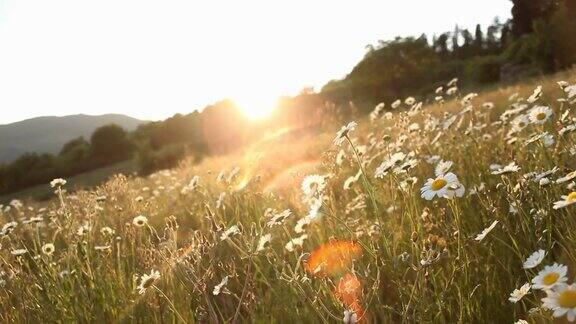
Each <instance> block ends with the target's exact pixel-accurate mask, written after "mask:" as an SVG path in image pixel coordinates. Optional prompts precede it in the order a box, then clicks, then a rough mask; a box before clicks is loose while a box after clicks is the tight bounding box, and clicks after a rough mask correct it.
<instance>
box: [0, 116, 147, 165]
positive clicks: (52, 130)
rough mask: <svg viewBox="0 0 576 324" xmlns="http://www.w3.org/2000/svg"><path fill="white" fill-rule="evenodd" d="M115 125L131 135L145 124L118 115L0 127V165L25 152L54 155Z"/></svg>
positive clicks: (50, 119)
mask: <svg viewBox="0 0 576 324" xmlns="http://www.w3.org/2000/svg"><path fill="white" fill-rule="evenodd" d="M112 123H114V124H117V125H119V126H121V127H123V128H124V129H126V130H127V131H132V130H134V129H136V127H137V126H138V125H140V124H142V123H145V121H142V120H138V119H135V118H132V117H129V116H125V115H119V114H107V115H100V116H89V115H70V116H64V117H53V116H49V117H37V118H31V119H27V120H23V121H19V122H16V123H12V124H6V125H0V163H2V162H10V161H12V160H14V159H16V158H18V157H19V156H20V155H22V154H24V153H26V152H37V153H58V152H59V151H60V149H61V148H62V145H63V144H65V143H66V142H68V141H69V140H71V139H74V138H77V137H79V136H84V138H86V139H87V140H89V139H90V136H91V135H92V132H94V130H95V129H96V128H98V127H100V126H104V125H108V124H112Z"/></svg>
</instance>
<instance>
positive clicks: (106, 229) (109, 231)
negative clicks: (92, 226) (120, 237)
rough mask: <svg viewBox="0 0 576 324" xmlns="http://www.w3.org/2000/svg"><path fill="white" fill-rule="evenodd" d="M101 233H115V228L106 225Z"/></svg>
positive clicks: (110, 234)
mask: <svg viewBox="0 0 576 324" xmlns="http://www.w3.org/2000/svg"><path fill="white" fill-rule="evenodd" d="M100 233H102V235H108V236H112V235H114V230H113V229H112V228H110V227H108V226H104V227H102V228H101V229H100Z"/></svg>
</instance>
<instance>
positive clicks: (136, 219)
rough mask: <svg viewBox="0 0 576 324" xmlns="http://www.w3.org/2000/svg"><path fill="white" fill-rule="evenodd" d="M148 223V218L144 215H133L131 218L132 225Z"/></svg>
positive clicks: (138, 225)
mask: <svg viewBox="0 0 576 324" xmlns="http://www.w3.org/2000/svg"><path fill="white" fill-rule="evenodd" d="M147 223H148V218H146V216H142V215H139V216H136V217H134V219H133V220H132V224H134V226H137V227H142V226H144V225H146V224H147Z"/></svg>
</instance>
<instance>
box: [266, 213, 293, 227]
mask: <svg viewBox="0 0 576 324" xmlns="http://www.w3.org/2000/svg"><path fill="white" fill-rule="evenodd" d="M290 215H292V211H291V210H290V209H286V210H284V211H282V212H280V213H272V215H271V217H270V220H269V221H268V224H267V225H268V227H272V226H274V225H279V224H282V223H283V222H284V220H286V218H288V217H290Z"/></svg>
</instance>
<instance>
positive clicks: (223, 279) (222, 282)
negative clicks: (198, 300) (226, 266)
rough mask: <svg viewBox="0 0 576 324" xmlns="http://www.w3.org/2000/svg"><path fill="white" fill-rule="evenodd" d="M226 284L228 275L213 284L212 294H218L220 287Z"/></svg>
mask: <svg viewBox="0 0 576 324" xmlns="http://www.w3.org/2000/svg"><path fill="white" fill-rule="evenodd" d="M227 284H228V276H225V277H224V278H222V281H220V283H219V284H217V285H216V286H214V289H213V290H212V295H214V296H218V295H220V292H221V291H222V288H224V287H225V286H226V285H227Z"/></svg>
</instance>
